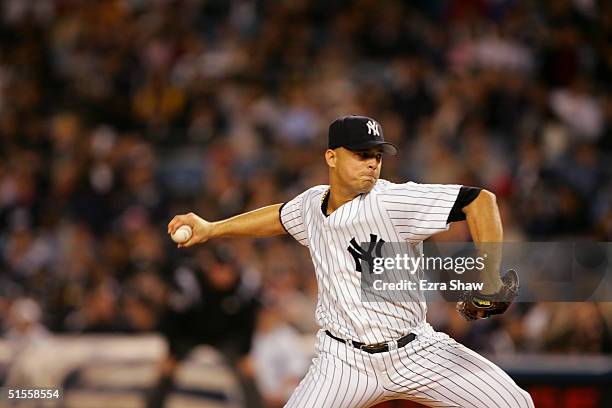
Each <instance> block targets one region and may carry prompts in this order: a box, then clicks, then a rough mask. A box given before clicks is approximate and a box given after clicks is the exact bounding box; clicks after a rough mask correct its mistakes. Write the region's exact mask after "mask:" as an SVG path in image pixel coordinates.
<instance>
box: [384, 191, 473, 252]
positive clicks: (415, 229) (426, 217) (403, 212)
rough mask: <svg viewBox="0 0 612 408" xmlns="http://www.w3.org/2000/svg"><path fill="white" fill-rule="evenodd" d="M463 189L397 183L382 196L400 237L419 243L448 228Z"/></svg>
mask: <svg viewBox="0 0 612 408" xmlns="http://www.w3.org/2000/svg"><path fill="white" fill-rule="evenodd" d="M460 189H461V185H457V184H418V183H413V182H409V183H404V184H393V185H391V186H389V187H388V188H387V189H385V191H383V192H381V194H380V196H379V197H380V200H381V205H383V206H384V207H385V208H386V209H387V213H388V214H389V218H390V219H391V222H392V224H393V226H394V227H395V229H396V231H397V233H398V234H399V235H400V237H402V238H403V239H405V240H407V241H413V242H416V241H422V240H425V239H427V238H429V237H430V236H432V235H434V234H436V233H438V232H442V231H446V230H447V229H448V219H449V215H450V213H451V210H452V208H453V205H454V204H455V201H456V200H457V195H458V194H459V190H460Z"/></svg>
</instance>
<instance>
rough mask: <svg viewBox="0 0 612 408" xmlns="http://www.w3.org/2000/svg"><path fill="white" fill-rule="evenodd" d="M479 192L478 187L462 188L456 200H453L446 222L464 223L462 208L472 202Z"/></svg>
mask: <svg viewBox="0 0 612 408" xmlns="http://www.w3.org/2000/svg"><path fill="white" fill-rule="evenodd" d="M481 191H482V189H481V188H478V187H466V186H462V187H461V189H460V190H459V194H458V195H457V200H455V204H454V205H453V208H452V209H451V212H450V214H449V215H448V220H447V222H455V221H465V213H464V212H463V208H464V207H466V206H467V205H469V204H470V203H471V202H472V201H474V200H475V199H476V197H478V194H480V192H481Z"/></svg>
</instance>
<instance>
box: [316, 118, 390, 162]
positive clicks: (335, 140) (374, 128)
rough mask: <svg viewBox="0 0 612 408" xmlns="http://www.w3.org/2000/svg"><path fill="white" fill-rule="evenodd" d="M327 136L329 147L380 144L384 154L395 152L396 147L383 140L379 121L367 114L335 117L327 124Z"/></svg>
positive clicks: (355, 147)
mask: <svg viewBox="0 0 612 408" xmlns="http://www.w3.org/2000/svg"><path fill="white" fill-rule="evenodd" d="M328 137H329V141H328V147H329V148H330V149H336V148H338V147H345V148H347V149H349V150H366V149H369V148H371V147H378V146H380V147H382V149H383V152H384V153H385V154H390V155H393V156H395V155H396V154H397V147H395V145H394V144H393V143H389V142H385V137H384V135H383V130H382V126H380V123H378V122H377V121H375V120H374V119H372V118H368V117H367V116H357V115H351V116H342V117H340V118H337V119H336V120H334V121H333V122H332V124H331V125H329V135H328Z"/></svg>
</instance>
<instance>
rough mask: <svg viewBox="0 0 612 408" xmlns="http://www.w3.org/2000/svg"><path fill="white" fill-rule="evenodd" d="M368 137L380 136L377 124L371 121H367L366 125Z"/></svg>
mask: <svg viewBox="0 0 612 408" xmlns="http://www.w3.org/2000/svg"><path fill="white" fill-rule="evenodd" d="M367 125H368V135H374V136H380V132H379V131H378V123H376V122H374V121H373V120H369V121H368V123H367Z"/></svg>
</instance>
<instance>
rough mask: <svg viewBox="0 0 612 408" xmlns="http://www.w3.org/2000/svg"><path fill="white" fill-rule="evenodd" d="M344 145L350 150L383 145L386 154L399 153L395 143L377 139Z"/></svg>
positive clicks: (393, 154)
mask: <svg viewBox="0 0 612 408" xmlns="http://www.w3.org/2000/svg"><path fill="white" fill-rule="evenodd" d="M344 147H346V148H347V149H349V150H355V151H358V150H366V149H370V148H372V147H381V148H382V149H383V153H384V154H388V155H391V156H395V155H397V147H396V146H395V145H394V144H393V143H389V142H379V141H376V140H369V141H367V142H364V143H358V144H351V145H350V146H346V145H345V146H344Z"/></svg>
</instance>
